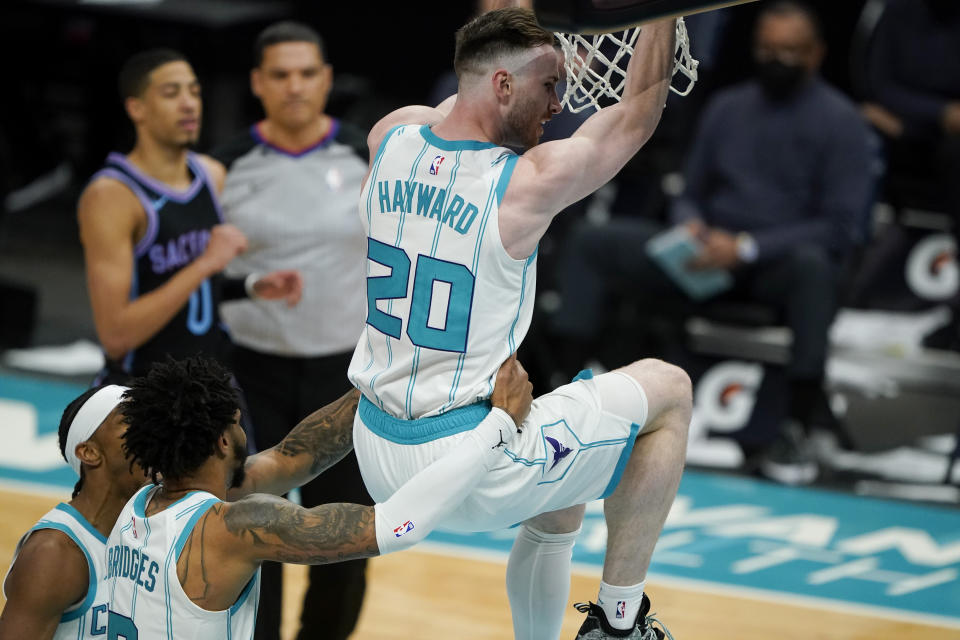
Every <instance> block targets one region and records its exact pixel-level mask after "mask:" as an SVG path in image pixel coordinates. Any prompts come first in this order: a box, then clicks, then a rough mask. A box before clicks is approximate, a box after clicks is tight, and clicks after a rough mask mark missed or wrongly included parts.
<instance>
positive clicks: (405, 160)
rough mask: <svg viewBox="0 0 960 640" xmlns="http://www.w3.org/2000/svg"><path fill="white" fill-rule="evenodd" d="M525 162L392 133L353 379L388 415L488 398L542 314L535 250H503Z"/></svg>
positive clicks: (371, 198) (364, 204) (364, 198)
mask: <svg viewBox="0 0 960 640" xmlns="http://www.w3.org/2000/svg"><path fill="white" fill-rule="evenodd" d="M516 162H517V155H516V154H515V153H513V152H512V151H510V150H509V149H506V148H504V147H498V146H496V145H494V144H490V143H484V142H476V141H463V140H460V141H448V140H443V139H441V138H438V137H437V136H436V135H435V134H434V133H433V132H432V131H431V130H430V128H429V127H427V126H419V125H410V126H401V127H397V128H395V129H393V130H392V131H391V132H390V133H388V134H387V136H386V138H385V139H384V141H383V142H382V143H381V145H380V149H379V151H378V152H377V155H376V157H375V158H374V162H373V165H372V167H371V172H370V176H369V178H368V179H367V182H366V184H365V185H364V189H363V191H362V193H361V197H360V215H361V218H362V219H363V224H364V225H365V227H366V231H367V319H366V325H365V327H364V329H363V332H362V334H361V336H360V341H359V342H358V344H357V348H356V350H355V351H354V354H353V361H352V362H351V364H350V372H349V376H350V380H351V381H352V382H353V384H354V385H355V386H356V387H357V388H359V389H360V391H361V392H362V393H363V395H364V396H365V397H366V398H367V399H368V400H370V401H371V402H372V403H374V404H375V405H376V406H377V407H379V408H380V409H381V410H383V411H385V412H386V413H388V414H390V415H392V416H394V417H397V418H403V419H407V420H409V419H415V418H422V417H427V416H435V415H439V414H443V413H445V412H447V411H449V410H451V409H454V408H457V407H461V406H465V405H469V404H472V403H475V402H477V401H478V400H483V399H486V398H487V397H489V396H490V394H491V393H492V392H493V381H494V378H495V376H496V373H497V369H498V368H499V367H500V364H501V363H502V362H503V361H504V360H505V359H506V358H507V356H509V355H510V354H511V353H512V352H514V351H515V350H516V349H517V346H518V345H519V344H520V342H521V341H522V340H523V338H524V336H525V335H526V332H527V329H528V328H529V326H530V318H531V315H532V313H533V299H534V288H535V286H536V252H534V254H533V255H531V256H530V257H529V258H528V259H526V260H514V259H513V258H511V257H510V256H509V255H508V254H507V252H506V250H505V249H504V248H503V242H502V241H501V239H500V230H499V207H500V202H501V200H502V199H503V194H504V192H505V191H506V189H507V185H508V184H509V181H510V175H511V174H512V172H513V168H514V166H515V164H516Z"/></svg>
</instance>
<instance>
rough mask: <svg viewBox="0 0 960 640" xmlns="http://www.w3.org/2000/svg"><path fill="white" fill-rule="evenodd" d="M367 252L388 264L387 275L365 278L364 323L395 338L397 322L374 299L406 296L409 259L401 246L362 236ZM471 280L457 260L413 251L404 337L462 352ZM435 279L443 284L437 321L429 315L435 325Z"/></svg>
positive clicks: (426, 345) (399, 327)
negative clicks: (443, 306) (443, 299)
mask: <svg viewBox="0 0 960 640" xmlns="http://www.w3.org/2000/svg"><path fill="white" fill-rule="evenodd" d="M367 257H368V258H369V259H370V260H372V261H374V262H376V263H378V264H381V265H383V266H385V267H387V268H388V269H390V275H387V276H370V277H368V278H367V324H369V325H370V326H371V327H373V328H375V329H376V330H377V331H379V332H380V333H383V334H385V335H388V336H391V337H393V338H397V339H399V338H400V335H401V331H402V329H403V321H402V320H401V319H400V318H398V317H397V316H394V315H390V313H387V312H384V311H381V310H380V309H378V308H377V301H378V300H397V299H402V298H406V297H407V290H408V289H409V283H410V258H408V257H407V254H406V252H405V251H404V250H403V249H399V248H397V247H394V246H392V245H389V244H384V243H383V242H379V241H378V240H374V239H373V238H367ZM474 280H475V278H474V276H473V274H472V273H470V270H469V269H467V267H465V266H464V265H462V264H459V263H456V262H448V261H446V260H440V259H438V258H433V257H430V256H425V255H422V254H420V255H418V256H417V265H416V268H415V269H414V273H413V290H412V291H411V292H410V316H409V318H408V319H407V336H409V338H410V342H412V343H413V344H415V345H417V346H418V347H423V348H425V349H435V350H437V351H453V352H456V353H463V352H465V351H466V350H467V335H468V333H469V331H470V308H471V306H472V303H473V285H474ZM437 283H445V284H446V285H447V286H448V287H449V295H448V298H447V312H446V316H445V320H444V321H443V322H442V323H439V322H437V321H436V320H435V321H434V324H435V326H431V324H430V320H431V305H432V304H434V303H435V302H437V301H436V300H435V295H434V291H435V289H436V285H437ZM390 304H391V306H392V303H390ZM389 310H390V306H388V311H389ZM441 324H442V326H440V325H441Z"/></svg>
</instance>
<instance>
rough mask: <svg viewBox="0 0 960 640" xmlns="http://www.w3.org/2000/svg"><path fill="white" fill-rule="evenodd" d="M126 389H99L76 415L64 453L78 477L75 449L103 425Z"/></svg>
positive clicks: (111, 386) (115, 387)
mask: <svg viewBox="0 0 960 640" xmlns="http://www.w3.org/2000/svg"><path fill="white" fill-rule="evenodd" d="M127 389H128V387H121V386H120V385H116V384H110V385H107V386H105V387H104V388H103V389H100V390H99V391H97V392H96V393H95V394H93V395H92V396H90V397H89V398H88V399H87V401H86V402H84V403H83V406H82V407H80V411H77V415H76V416H74V418H73V422H71V423H70V428H69V430H68V431H67V448H66V451H65V452H64V453H65V454H66V456H67V462H69V463H70V466H71V467H73V470H74V471H76V472H77V475H80V459H79V458H78V457H77V453H76V448H77V445H78V444H80V443H81V442H86V441H87V440H89V439H90V437H91V436H92V435H93V432H94V431H96V430H97V428H98V427H99V426H100V425H101V424H103V421H104V420H106V419H107V416H108V415H110V412H111V411H113V410H114V409H115V408H116V406H117V405H118V404H120V401H121V400H122V399H123V394H124V393H126V391H127Z"/></svg>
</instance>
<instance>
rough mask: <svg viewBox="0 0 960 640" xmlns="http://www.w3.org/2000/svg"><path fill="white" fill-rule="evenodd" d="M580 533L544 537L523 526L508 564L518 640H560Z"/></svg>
mask: <svg viewBox="0 0 960 640" xmlns="http://www.w3.org/2000/svg"><path fill="white" fill-rule="evenodd" d="M579 533H580V530H579V529H577V530H576V531H572V532H570V533H544V532H543V531H538V530H537V529H534V528H533V527H529V526H527V525H521V526H520V531H519V532H518V533H517V539H516V540H515V541H514V543H513V549H511V550H510V560H509V561H508V562H507V597H508V598H509V599H510V613H511V615H512V616H513V635H514V638H515V639H516V640H555V639H556V638H559V637H560V627H561V626H562V624H563V614H564V611H565V609H566V607H567V597H568V596H569V595H570V561H571V558H572V557H573V543H574V542H575V541H576V539H577V534H579Z"/></svg>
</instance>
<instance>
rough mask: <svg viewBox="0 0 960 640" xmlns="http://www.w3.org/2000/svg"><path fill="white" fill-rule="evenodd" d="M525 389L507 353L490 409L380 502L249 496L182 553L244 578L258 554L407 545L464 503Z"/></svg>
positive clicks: (290, 558)
mask: <svg viewBox="0 0 960 640" xmlns="http://www.w3.org/2000/svg"><path fill="white" fill-rule="evenodd" d="M532 390H533V387H532V385H531V384H530V382H529V380H528V379H527V373H526V371H524V369H523V367H522V366H521V365H520V363H519V362H517V360H516V357H515V356H511V357H510V359H509V360H507V361H506V362H505V363H504V364H503V366H501V367H500V371H499V372H498V373H497V381H496V386H495V387H494V392H493V396H492V398H491V400H492V402H493V403H494V404H495V408H494V409H493V410H492V411H491V412H490V414H489V415H488V416H487V417H486V418H485V419H484V420H483V421H482V422H481V423H480V424H479V425H478V426H477V427H476V428H475V429H473V430H472V431H469V432H467V434H466V436H465V437H464V439H463V440H462V441H461V442H460V443H459V444H458V445H457V446H456V447H454V448H453V449H452V450H451V451H450V452H448V453H447V454H446V455H445V456H444V457H443V458H441V459H439V460H437V461H436V462H434V463H433V464H431V465H430V466H429V467H427V468H426V469H424V470H422V471H421V472H420V473H418V474H417V475H416V476H414V477H413V478H411V480H410V481H409V482H407V484H405V485H404V486H403V487H401V488H400V489H399V490H397V492H396V493H394V494H393V496H391V497H390V499H389V500H387V501H386V502H384V503H382V504H378V505H376V506H374V507H365V506H360V505H355V504H342V503H336V504H325V505H320V506H317V507H313V508H312V509H305V508H303V507H300V506H298V505H295V504H293V503H291V502H289V501H287V500H283V499H281V498H275V497H272V496H266V495H262V494H254V495H251V496H248V497H246V498H244V499H242V500H239V501H237V502H233V503H220V504H217V505H215V506H214V507H212V508H211V509H210V511H209V512H208V513H207V514H205V515H204V516H203V517H202V518H201V520H200V521H198V523H197V525H196V527H195V528H194V533H193V535H191V536H190V539H189V541H188V542H187V546H186V547H185V548H184V550H183V553H184V554H187V553H190V552H198V553H199V552H202V553H203V554H210V555H209V556H207V555H204V557H211V558H212V559H213V561H215V562H219V563H222V566H223V567H224V570H227V571H234V572H236V575H237V577H238V581H239V582H240V583H241V584H242V583H243V580H241V578H242V577H243V576H244V575H246V576H247V577H249V572H250V571H251V570H252V568H254V567H255V566H256V565H258V564H259V563H260V562H262V561H264V560H274V561H280V562H291V563H298V564H325V563H329V562H340V561H343V560H350V559H354V558H366V557H371V556H376V555H383V554H385V553H391V552H393V551H398V550H401V549H404V548H407V547H410V546H413V545H414V544H416V543H417V542H419V541H420V540H422V539H423V538H424V537H425V536H426V535H427V534H428V533H429V532H430V531H432V530H433V528H434V527H435V526H436V525H437V524H438V522H439V521H440V520H442V518H443V516H444V515H445V514H446V513H448V512H449V511H450V509H452V508H454V507H455V506H457V505H458V504H460V503H461V502H462V501H463V499H464V497H466V495H467V494H468V493H469V492H470V491H471V490H472V488H473V487H474V486H475V485H476V483H477V482H478V481H479V480H480V478H481V477H482V476H483V474H484V473H486V471H487V470H488V469H489V468H490V467H491V466H492V465H493V464H494V463H495V461H496V460H497V459H498V458H499V456H501V455H503V453H502V451H501V449H500V448H501V447H502V446H503V445H504V444H509V442H510V441H511V438H512V435H513V434H514V433H515V432H516V431H517V430H518V429H519V427H520V425H521V424H522V419H523V418H524V417H526V414H527V413H528V412H529V410H530V404H531V403H532V401H533V395H532ZM197 545H200V547H198V546H197ZM182 578H183V577H182ZM182 582H186V578H183V579H182Z"/></svg>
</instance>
